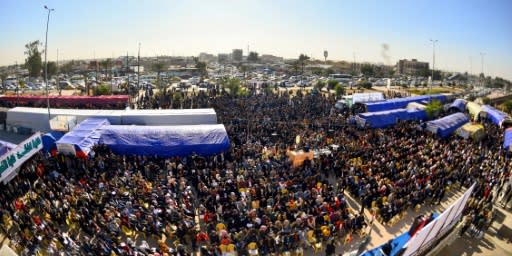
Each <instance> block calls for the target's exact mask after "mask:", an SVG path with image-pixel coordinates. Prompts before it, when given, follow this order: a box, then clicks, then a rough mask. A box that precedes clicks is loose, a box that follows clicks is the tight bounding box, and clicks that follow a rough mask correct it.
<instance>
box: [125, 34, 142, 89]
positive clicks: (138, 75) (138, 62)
mask: <svg viewBox="0 0 512 256" xmlns="http://www.w3.org/2000/svg"><path fill="white" fill-rule="evenodd" d="M128 86H130V84H128ZM138 90H140V43H139V52H138V54H137V92H138Z"/></svg>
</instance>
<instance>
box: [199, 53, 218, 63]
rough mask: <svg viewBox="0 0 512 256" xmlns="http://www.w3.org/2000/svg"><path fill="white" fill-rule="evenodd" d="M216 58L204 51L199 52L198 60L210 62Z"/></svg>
mask: <svg viewBox="0 0 512 256" xmlns="http://www.w3.org/2000/svg"><path fill="white" fill-rule="evenodd" d="M216 60H217V58H216V57H215V55H213V54H209V53H206V52H202V53H199V61H201V62H206V63H210V62H215V61H216Z"/></svg>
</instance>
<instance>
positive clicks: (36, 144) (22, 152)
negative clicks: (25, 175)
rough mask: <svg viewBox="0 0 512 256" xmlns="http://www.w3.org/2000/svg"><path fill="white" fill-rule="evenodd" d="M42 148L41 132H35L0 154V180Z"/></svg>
mask: <svg viewBox="0 0 512 256" xmlns="http://www.w3.org/2000/svg"><path fill="white" fill-rule="evenodd" d="M42 148H43V141H42V140H41V133H39V132H38V133H36V134H34V135H32V136H31V137H30V138H28V139H26V140H25V141H23V142H22V143H20V144H19V145H18V146H17V147H15V148H14V149H12V150H11V151H9V152H7V153H6V154H5V155H3V156H0V182H1V181H3V180H4V179H5V178H6V177H8V176H10V175H11V174H12V172H14V171H15V170H16V169H17V168H18V167H20V166H21V165H22V164H23V163H24V162H25V161H27V160H28V159H29V158H30V157H32V156H33V155H34V154H35V153H37V152H38V151H39V150H41V149H42Z"/></svg>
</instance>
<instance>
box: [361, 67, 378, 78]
mask: <svg viewBox="0 0 512 256" xmlns="http://www.w3.org/2000/svg"><path fill="white" fill-rule="evenodd" d="M361 73H363V75H364V76H366V77H369V76H373V75H374V73H375V72H374V70H373V66H372V65H370V64H364V65H363V66H361Z"/></svg>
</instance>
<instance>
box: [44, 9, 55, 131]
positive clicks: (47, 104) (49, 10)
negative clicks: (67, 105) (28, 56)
mask: <svg viewBox="0 0 512 256" xmlns="http://www.w3.org/2000/svg"><path fill="white" fill-rule="evenodd" d="M44 8H45V9H46V10H48V18H47V20H46V39H45V42H44V83H45V85H46V107H47V108H48V122H49V121H50V95H49V92H48V61H47V59H46V55H47V52H48V24H49V23H50V12H52V11H55V9H50V8H48V7H47V6H46V5H45V6H44Z"/></svg>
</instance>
